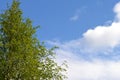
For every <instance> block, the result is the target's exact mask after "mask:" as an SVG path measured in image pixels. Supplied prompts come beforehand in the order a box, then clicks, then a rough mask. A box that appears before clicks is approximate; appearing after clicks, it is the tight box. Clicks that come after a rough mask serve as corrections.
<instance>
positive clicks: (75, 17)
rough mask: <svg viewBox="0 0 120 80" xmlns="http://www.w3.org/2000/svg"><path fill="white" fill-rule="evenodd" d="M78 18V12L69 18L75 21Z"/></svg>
mask: <svg viewBox="0 0 120 80" xmlns="http://www.w3.org/2000/svg"><path fill="white" fill-rule="evenodd" d="M78 19H79V15H78V14H76V15H74V16H72V17H71V18H70V20H71V21H76V20H78Z"/></svg>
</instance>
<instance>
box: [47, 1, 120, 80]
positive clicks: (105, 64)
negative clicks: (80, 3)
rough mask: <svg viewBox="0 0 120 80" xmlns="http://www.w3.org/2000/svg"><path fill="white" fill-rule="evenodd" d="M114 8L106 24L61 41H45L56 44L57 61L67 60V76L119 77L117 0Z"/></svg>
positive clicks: (72, 79)
mask: <svg viewBox="0 0 120 80" xmlns="http://www.w3.org/2000/svg"><path fill="white" fill-rule="evenodd" d="M114 12H115V13H116V16H115V20H114V21H113V22H112V23H111V24H110V25H102V26H96V27H95V28H94V29H89V30H87V31H86V32H85V33H83V37H82V38H79V39H76V40H71V41H68V42H63V43H61V42H53V41H48V44H50V45H56V46H59V47H60V48H59V49H57V50H56V53H57V61H58V62H61V61H62V60H67V61H68V66H69V68H68V80H120V76H119V74H120V69H119V68H120V56H119V53H120V51H119V49H118V48H119V47H120V2H119V3H117V4H116V5H115V7H114ZM73 19H76V17H74V18H73Z"/></svg>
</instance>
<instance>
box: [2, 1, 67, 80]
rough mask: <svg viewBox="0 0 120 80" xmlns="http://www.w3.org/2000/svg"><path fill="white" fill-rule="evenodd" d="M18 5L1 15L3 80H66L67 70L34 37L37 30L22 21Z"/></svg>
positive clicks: (30, 24)
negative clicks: (64, 73)
mask: <svg viewBox="0 0 120 80" xmlns="http://www.w3.org/2000/svg"><path fill="white" fill-rule="evenodd" d="M19 4H20V3H19V1H17V0H13V3H12V5H11V7H8V9H7V10H6V11H5V12H4V13H2V14H0V80H63V79H64V78H65V77H66V76H65V75H63V74H62V72H64V71H66V69H64V68H62V67H61V66H59V65H58V64H57V63H56V62H55V61H54V54H55V53H54V52H53V50H54V49H50V50H48V49H47V48H46V47H45V46H44V45H43V44H42V43H40V42H39V41H38V40H37V38H36V37H35V36H34V35H35V32H36V27H33V26H32V22H31V20H30V19H23V17H22V11H21V9H20V8H19Z"/></svg>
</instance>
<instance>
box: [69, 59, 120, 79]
mask: <svg viewBox="0 0 120 80" xmlns="http://www.w3.org/2000/svg"><path fill="white" fill-rule="evenodd" d="M70 63H71V64H70V65H69V69H68V76H69V79H68V80H120V76H119V74H120V69H119V68H120V62H119V61H118V62H114V61H99V60H98V61H97V60H95V61H92V62H90V61H79V62H78V61H74V62H73V61H72V62H70Z"/></svg>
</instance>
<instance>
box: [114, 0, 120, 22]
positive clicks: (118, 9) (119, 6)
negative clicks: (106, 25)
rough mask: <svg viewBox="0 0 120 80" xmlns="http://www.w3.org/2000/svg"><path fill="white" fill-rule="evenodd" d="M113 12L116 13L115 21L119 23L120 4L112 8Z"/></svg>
mask: <svg viewBox="0 0 120 80" xmlns="http://www.w3.org/2000/svg"><path fill="white" fill-rule="evenodd" d="M114 12H115V13H116V19H117V20H118V21H120V2H118V3H117V4H116V5H115V7H114Z"/></svg>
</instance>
